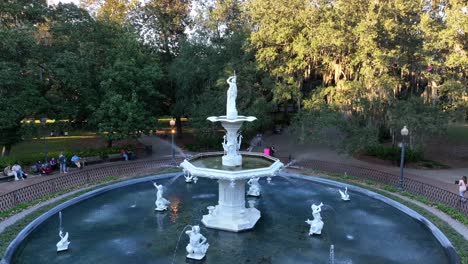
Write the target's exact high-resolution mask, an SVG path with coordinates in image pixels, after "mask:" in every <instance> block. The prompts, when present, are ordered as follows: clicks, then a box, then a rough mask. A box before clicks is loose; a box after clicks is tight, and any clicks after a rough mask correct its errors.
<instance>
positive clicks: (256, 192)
mask: <svg viewBox="0 0 468 264" xmlns="http://www.w3.org/2000/svg"><path fill="white" fill-rule="evenodd" d="M258 180H260V178H258V177H254V178H251V179H250V180H249V181H247V184H248V185H249V186H250V187H249V190H248V191H247V195H249V196H257V197H258V196H260V183H258Z"/></svg>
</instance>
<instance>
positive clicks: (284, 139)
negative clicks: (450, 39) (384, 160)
mask: <svg viewBox="0 0 468 264" xmlns="http://www.w3.org/2000/svg"><path fill="white" fill-rule="evenodd" d="M291 138H292V136H291V135H290V134H288V133H287V132H283V133H282V134H271V135H264V136H263V143H262V146H260V147H255V148H254V149H253V151H255V152H263V148H266V147H269V146H274V147H275V148H276V153H275V155H276V156H278V157H289V155H291V158H292V159H294V160H302V159H315V160H322V161H329V162H336V163H341V164H346V165H351V166H356V167H362V168H367V169H374V170H378V171H383V172H387V173H390V174H394V175H397V176H399V175H400V168H399V167H398V166H389V165H382V164H376V163H371V162H368V161H363V160H358V159H356V158H354V157H353V156H350V155H347V154H345V153H339V152H337V151H336V150H333V149H330V148H329V147H326V146H322V145H319V144H312V143H298V142H295V141H294V140H291ZM467 166H468V163H467ZM403 175H404V177H405V178H411V179H414V180H418V181H422V182H425V183H427V184H431V185H434V186H437V187H439V188H442V189H445V190H447V191H450V192H453V193H458V185H456V184H455V180H458V179H460V178H461V176H463V175H468V167H466V168H457V169H441V170H429V169H413V168H405V169H404V174H403Z"/></svg>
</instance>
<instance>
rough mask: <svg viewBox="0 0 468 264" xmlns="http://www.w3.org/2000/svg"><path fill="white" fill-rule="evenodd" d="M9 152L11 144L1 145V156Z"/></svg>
mask: <svg viewBox="0 0 468 264" xmlns="http://www.w3.org/2000/svg"><path fill="white" fill-rule="evenodd" d="M10 153H11V144H6V145H3V147H2V157H5V156H8V155H10Z"/></svg>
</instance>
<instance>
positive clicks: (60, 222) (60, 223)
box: [59, 211, 63, 231]
mask: <svg viewBox="0 0 468 264" xmlns="http://www.w3.org/2000/svg"><path fill="white" fill-rule="evenodd" d="M62 230H63V229H62V211H60V212H59V231H62Z"/></svg>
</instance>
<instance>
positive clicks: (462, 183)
mask: <svg viewBox="0 0 468 264" xmlns="http://www.w3.org/2000/svg"><path fill="white" fill-rule="evenodd" d="M466 185H467V178H466V176H463V177H462V178H461V179H460V180H459V181H458V193H459V194H460V197H461V200H462V201H463V202H465V201H466V199H465V192H466Z"/></svg>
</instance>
